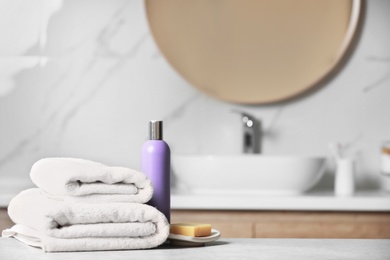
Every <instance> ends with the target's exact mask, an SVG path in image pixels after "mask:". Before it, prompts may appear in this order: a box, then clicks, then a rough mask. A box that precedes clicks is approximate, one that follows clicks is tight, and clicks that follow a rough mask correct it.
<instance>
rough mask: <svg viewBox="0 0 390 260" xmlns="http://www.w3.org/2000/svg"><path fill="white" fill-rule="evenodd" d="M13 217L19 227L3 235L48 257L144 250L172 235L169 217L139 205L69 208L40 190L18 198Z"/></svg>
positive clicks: (72, 205)
mask: <svg viewBox="0 0 390 260" xmlns="http://www.w3.org/2000/svg"><path fill="white" fill-rule="evenodd" d="M8 214H9V216H10V218H11V219H12V221H13V222H14V223H16V224H17V225H15V226H14V227H12V228H11V229H8V230H4V231H3V233H2V235H3V236H6V237H15V238H16V239H18V240H20V241H22V242H24V243H26V244H29V245H32V246H38V247H42V249H43V250H44V251H45V252H59V251H95V250H122V249H145V248H153V247H157V246H159V245H161V244H162V243H164V241H166V239H167V237H168V235H169V224H168V221H167V219H166V217H165V216H164V215H163V214H162V213H161V212H160V211H158V210H157V209H155V208H154V207H151V206H148V205H145V204H139V203H101V204H89V203H69V202H65V201H59V200H53V199H51V198H49V197H47V196H46V195H45V194H44V193H42V192H41V191H40V190H39V189H37V188H33V189H28V190H25V191H23V192H21V193H19V194H18V195H17V196H16V197H14V198H13V199H12V200H11V202H10V204H9V206H8Z"/></svg>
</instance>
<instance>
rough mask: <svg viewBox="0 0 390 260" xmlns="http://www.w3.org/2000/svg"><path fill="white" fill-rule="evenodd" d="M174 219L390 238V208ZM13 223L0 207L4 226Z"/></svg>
mask: <svg viewBox="0 0 390 260" xmlns="http://www.w3.org/2000/svg"><path fill="white" fill-rule="evenodd" d="M171 221H172V223H178V222H197V223H209V224H211V225H212V226H213V228H215V229H218V230H219V231H220V232H221V235H222V237H225V238H390V212H328V211H327V212H318V211H315V212H309V211H219V210H218V211H211V210H173V211H172V213H171ZM12 225H13V223H12V221H11V220H10V219H9V217H8V214H7V210H6V209H5V208H1V209H0V230H3V229H6V228H9V227H11V226H12Z"/></svg>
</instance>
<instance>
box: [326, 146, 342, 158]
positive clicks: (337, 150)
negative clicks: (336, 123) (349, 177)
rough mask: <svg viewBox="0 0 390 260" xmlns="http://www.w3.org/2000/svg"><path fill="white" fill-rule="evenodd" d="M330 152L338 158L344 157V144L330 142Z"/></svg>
mask: <svg viewBox="0 0 390 260" xmlns="http://www.w3.org/2000/svg"><path fill="white" fill-rule="evenodd" d="M328 147H329V150H330V152H331V153H332V154H333V156H334V158H335V159H336V160H339V159H341V158H343V156H342V152H341V151H342V145H341V144H340V143H329V144H328Z"/></svg>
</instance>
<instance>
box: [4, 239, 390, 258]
mask: <svg viewBox="0 0 390 260" xmlns="http://www.w3.org/2000/svg"><path fill="white" fill-rule="evenodd" d="M389 254H390V240H389V239H386V240H376V239H220V240H219V241H216V242H212V243H209V244H207V245H206V246H205V247H194V248H181V247H170V246H163V247H159V248H156V249H151V250H134V251H108V252H82V253H80V252H75V253H43V252H42V250H41V249H37V248H32V247H29V246H26V245H25V244H22V243H21V242H18V241H16V240H15V239H11V238H0V259H2V260H16V259H31V260H35V259H40V260H44V259H47V260H49V259H53V260H54V259H58V260H60V259H74V260H82V259H88V260H89V259H95V260H100V259H102V260H103V259H145V260H146V259H147V260H150V259H155V260H157V259H188V260H190V259H210V260H211V259H224V260H225V259H269V260H271V259H289V260H290V259H301V260H304V259H310V260H312V259H370V260H380V259H383V260H385V259H386V260H388V259H389Z"/></svg>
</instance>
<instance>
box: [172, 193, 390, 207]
mask: <svg viewBox="0 0 390 260" xmlns="http://www.w3.org/2000/svg"><path fill="white" fill-rule="evenodd" d="M171 207H172V209H187V210H190V209H197V210H202V209H204V210H210V209H211V210H309V211H310V210H313V211H314V210H316V211H390V193H388V192H384V191H361V192H357V193H356V194H355V195H354V196H350V197H336V196H335V195H334V194H333V193H332V192H310V193H307V194H303V195H298V196H265V195H221V194H209V195H199V194H198V195H194V194H192V195H191V194H187V195H186V194H173V195H172V199H171Z"/></svg>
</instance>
